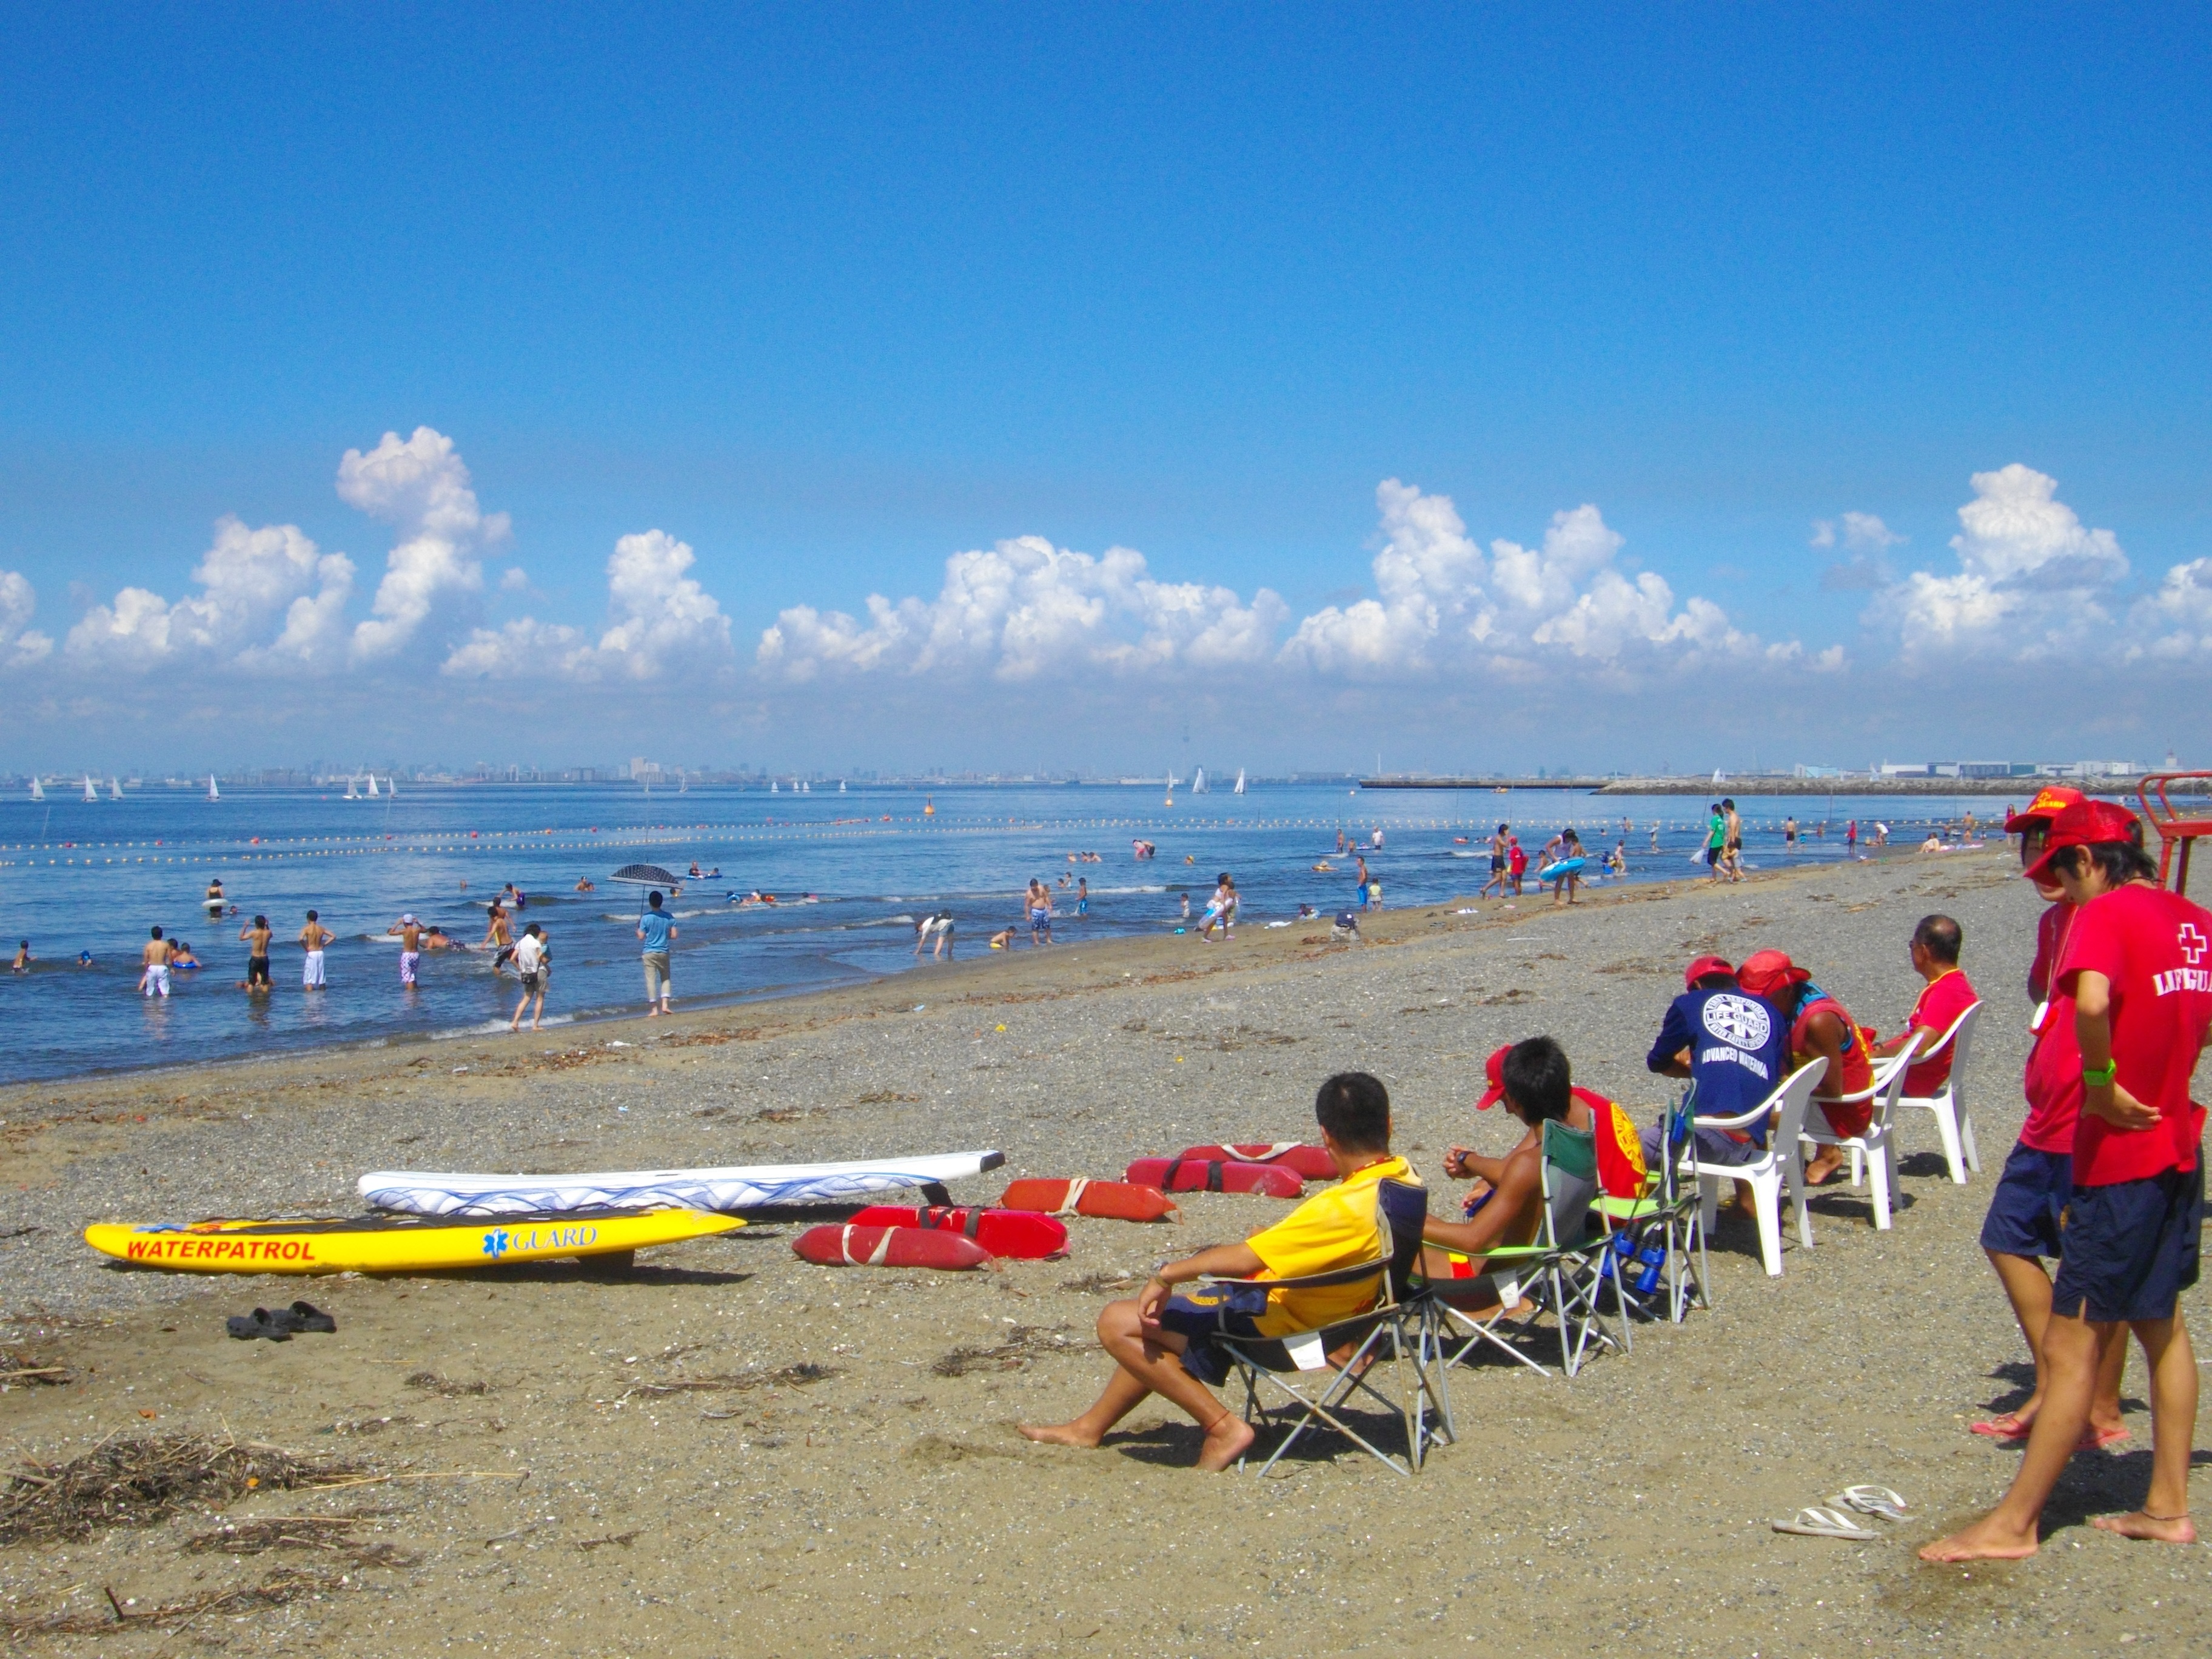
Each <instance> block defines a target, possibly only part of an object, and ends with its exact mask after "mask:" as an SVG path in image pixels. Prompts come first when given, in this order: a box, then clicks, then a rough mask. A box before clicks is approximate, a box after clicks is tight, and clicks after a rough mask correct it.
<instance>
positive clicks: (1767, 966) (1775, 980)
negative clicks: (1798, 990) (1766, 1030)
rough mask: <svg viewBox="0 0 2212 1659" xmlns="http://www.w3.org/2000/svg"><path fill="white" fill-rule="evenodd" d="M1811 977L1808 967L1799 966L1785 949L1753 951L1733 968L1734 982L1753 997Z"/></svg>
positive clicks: (1797, 983) (1769, 993) (1767, 993)
mask: <svg viewBox="0 0 2212 1659" xmlns="http://www.w3.org/2000/svg"><path fill="white" fill-rule="evenodd" d="M1812 977H1813V970H1812V969H1810V968H1800V967H1799V966H1798V965H1797V964H1796V963H1794V962H1792V961H1790V953H1789V952H1788V951H1753V952H1752V954H1751V955H1749V956H1747V957H1745V958H1744V959H1743V966H1742V967H1741V968H1739V969H1736V970H1735V982H1736V983H1737V984H1738V985H1740V986H1741V987H1743V988H1744V989H1745V990H1747V991H1748V992H1750V993H1751V994H1752V995H1753V996H1755V997H1763V996H1770V995H1771V994H1773V993H1775V992H1777V991H1779V990H1781V989H1782V988H1783V987H1785V986H1790V985H1802V984H1803V983H1804V982H1805V981H1807V980H1808V979H1810V978H1812Z"/></svg>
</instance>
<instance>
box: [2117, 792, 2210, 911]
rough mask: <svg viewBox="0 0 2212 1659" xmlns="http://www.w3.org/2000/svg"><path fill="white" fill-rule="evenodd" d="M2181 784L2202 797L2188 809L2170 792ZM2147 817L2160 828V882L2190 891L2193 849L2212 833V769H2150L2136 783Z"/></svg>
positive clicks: (2178, 891)
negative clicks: (2200, 837) (2191, 850)
mask: <svg viewBox="0 0 2212 1659" xmlns="http://www.w3.org/2000/svg"><path fill="white" fill-rule="evenodd" d="M2177 786H2178V787H2180V788H2181V789H2182V792H2183V793H2185V794H2191V793H2193V794H2195V795H2197V796H2198V797H2199V798H2200V799H2197V800H2196V801H2193V802H2191V804H2190V806H2189V809H2188V810H2186V811H2185V810H2184V809H2183V808H2181V807H2178V806H2176V805H2174V804H2173V802H2172V799H2170V798H2169V792H2170V791H2171V790H2172V789H2173V788H2175V787H2177ZM2136 799H2137V800H2139V801H2141V802H2142V811H2143V817H2145V818H2147V819H2148V820H2149V823H2150V826H2151V828H2153V829H2155V830H2157V831H2158V843H2159V844H2158V884H2159V885H2160V886H2161V887H2166V888H2170V889H2172V890H2173V891H2174V892H2177V893H2183V894H2185V893H2187V892H2188V891H2189V852H2190V848H2191V846H2193V845H2194V844H2195V842H2196V841H2197V837H2198V836H2212V772H2150V773H2146V774H2145V775H2144V776H2143V779H2142V781H2141V782H2140V783H2138V784H2136Z"/></svg>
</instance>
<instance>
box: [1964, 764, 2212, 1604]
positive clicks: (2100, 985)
mask: <svg viewBox="0 0 2212 1659" xmlns="http://www.w3.org/2000/svg"><path fill="white" fill-rule="evenodd" d="M2027 873H2028V875H2029V876H2030V877H2031V878H2049V879H2050V880H2052V881H2054V882H2056V883H2057V885H2059V886H2060V887H2062V888H2063V889H2064V890H2065V892H2066V896H2067V897H2069V899H2071V900H2072V901H2073V902H2075V905H2076V906H2078V907H2079V910H2078V914H2077V915H2075V918H2074V925H2073V927H2072V928H2071V930H2070V931H2069V935H2068V938H2067V942H2066V946H2065V949H2064V951H2063V953H2062V954H2061V956H2060V957H2059V960H2058V965H2057V972H2056V973H2055V974H2054V975H2053V976H2052V979H2051V990H2052V992H2053V994H2054V995H2070V996H2071V997H2072V998H2073V1000H2074V1029H2075V1038H2076V1040H2077V1041H2078V1042H2079V1043H2080V1045H2081V1108H2080V1112H2079V1115H2078V1117H2077V1120H2076V1122H2075V1136H2074V1187H2073V1191H2072V1194H2070V1196H2069V1198H2068V1200H2067V1204H2066V1212H2065V1216H2064V1228H2065V1231H2064V1253H2063V1255H2061V1257H2060V1258H2059V1263H2058V1275H2057V1279H2055V1280H2054V1281H2053V1282H2052V1284H2051V1322H2050V1324H2049V1326H2048V1328H2046V1329H2045V1333H2044V1339H2043V1360H2044V1365H2045V1370H2046V1372H2047V1375H2048V1379H2049V1380H2048V1383H2047V1386H2046V1390H2045V1400H2044V1405H2043V1410H2042V1412H2041V1413H2040V1414H2039V1415H2038V1417H2037V1418H2036V1419H2035V1424H2034V1426H2033V1429H2032V1430H2031V1431H2029V1434H2028V1438H2027V1452H2026V1454H2025V1455H2023V1456H2022V1458H2021V1467H2020V1473H2019V1474H2017V1475H2016V1476H2015V1478H2014V1480H2013V1483H2012V1486H2011V1489H2010V1490H2009V1491H2008V1492H2006V1493H2005V1496H2004V1498H2003V1500H2002V1502H2001V1503H1999V1504H1998V1505H1997V1507H1996V1509H1994V1510H1991V1511H1990V1513H1989V1514H1988V1515H1986V1516H1983V1517H1982V1518H1981V1519H1980V1520H1979V1521H1978V1522H1974V1523H1973V1525H1972V1526H1970V1527H1968V1528H1966V1529H1965V1530H1963V1531H1961V1532H1959V1533H1955V1534H1953V1535H1952V1536H1950V1537H1948V1538H1945V1539H1941V1540H1939V1541H1936V1542H1935V1543H1933V1544H1930V1545H1929V1546H1928V1547H1926V1548H1925V1549H1923V1550H1922V1551H1921V1554H1922V1556H1923V1558H1925V1559H1929V1560H1931V1561H1972V1560H1980V1559H1989V1558H2001V1559H2018V1558H2020V1557H2023V1556H2028V1555H2033V1554H2034V1553H2035V1552H2036V1548H2037V1535H2036V1534H2037V1524H2038V1522H2039V1519H2040V1518H2041V1516H2042V1512H2043V1505H2044V1504H2045V1500H2047V1499H2048V1498H2049V1497H2050V1495H2051V1488H2052V1487H2053V1486H2056V1485H2057V1480H2058V1476H2059V1474H2060V1472H2061V1471H2062V1470H2063V1468H2065V1466H2066V1460H2067V1459H2068V1458H2069V1457H2070V1456H2071V1455H2073V1452H2074V1448H2075V1443H2076V1442H2077V1440H2078V1439H2079V1437H2080V1436H2081V1431H2082V1430H2083V1429H2084V1428H2085V1427H2086V1426H2087V1423H2088V1421H2089V1407H2090V1399H2091V1392H2092V1389H2093V1387H2094V1383H2095V1379H2096V1375H2097V1370H2098V1367H2099V1364H2100V1361H2101V1360H2102V1359H2103V1358H2105V1357H2106V1354H2107V1353H2108V1352H2110V1350H2111V1349H2112V1346H2115V1345H2116V1344H2118V1343H2119V1342H2121V1341H2123V1340H2124V1333H2123V1331H2122V1330H2121V1327H2122V1326H2123V1325H2125V1326H2126V1327H2127V1328H2129V1329H2130V1330H2132V1331H2133V1332H2134V1333H2135V1335H2136V1340H2137V1341H2139V1342H2141V1343H2142V1349H2143V1354H2144V1357H2145V1358H2147V1359H2148V1361H2149V1364H2150V1396H2151V1477H2150V1492H2149V1494H2148V1501H2146V1502H2145V1504H2143V1506H2142V1508H2141V1509H2139V1510H2133V1511H2131V1512H2130V1513H2129V1514H2126V1515H2118V1516H2097V1517H2096V1519H2095V1522H2094V1524H2095V1525H2097V1526H2099V1527H2100V1528H2104V1529H2105V1530H2106V1531H2108V1532H2115V1533H2118V1534H2122V1535H2123V1536H2125V1537H2129V1538H2142V1539H2153V1540H2156V1541H2161V1542H2165V1543H2175V1544H2190V1543H2194V1542H2196V1541H2197V1528H2196V1527H2195V1526H2194V1525H2193V1524H2192V1523H2191V1520H2190V1516H2189V1460H2190V1442H2191V1435H2192V1431H2193V1430H2194V1427H2195V1423H2196V1416H2197V1360H2196V1356H2195V1355H2194V1354H2193V1353H2192V1352H2191V1349H2190V1345H2189V1334H2188V1331H2187V1329H2186V1328H2185V1327H2184V1325H2183V1323H2182V1321H2181V1316H2180V1310H2179V1297H2180V1294H2181V1292H2182V1291H2185V1290H2186V1289H2188V1288H2189V1287H2190V1286H2191V1285H2194V1284H2196V1282H2197V1255H2198V1249H2199V1236H2200V1234H2201V1232H2202V1230H2203V1218H2204V1174H2203V1164H2202V1163H2201V1161H2200V1159H2199V1156H2198V1142H2199V1139H2200V1137H2201V1136H2202V1134H2203V1125H2204V1109H2203V1108H2202V1107H2200V1106H2198V1105H2197V1104H2196V1103H2194V1102H2193V1101H2191V1098H2190V1079H2191V1075H2192V1073H2194V1071H2195V1069H2196V1066H2197V1060H2198V1059H2199V1057H2200V1056H2201V1055H2202V1054H2203V1050H2204V1048H2205V1046H2206V1043H2207V1042H2208V1040H2212V912H2208V911H2206V910H2204V909H2202V908H2199V907H2198V906H2197V905H2194V904H2191V902H2189V901H2188V900H2187V899H2185V898H2184V897H2182V896H2180V895H2179V894H2178V893H2169V892H2167V891H2166V890H2164V889H2162V888H2160V886H2158V884H2157V882H2156V876H2157V867H2156V866H2154V865H2153V864H2152V863H2151V861H2150V860H2149V858H2148V856H2147V855H2146V854H2144V852H2143V850H2142V843H2141V841H2140V838H2139V833H2138V831H2137V829H2136V823H2135V817H2134V815H2133V814H2132V813H2130V812H2129V811H2127V810H2126V809H2125V808H2124V807H2120V806H2115V805H2110V804H2109V803H2106V802H2104V801H2085V802H2083V803H2081V805H2078V806H2069V807H2068V808H2066V809H2065V810H2064V811H2062V812H2060V813H2059V814H2058V816H2057V817H2056V818H2055V819H2054V820H2053V821H2052V823H2051V834H2050V840H2049V843H2048V848H2047V850H2046V851H2045V854H2044V855H2043V857H2042V858H2041V859H2039V860H2038V861H2037V862H2036V863H2035V864H2034V865H2033V866H2031V867H2030V868H2029V870H2028V872H2027Z"/></svg>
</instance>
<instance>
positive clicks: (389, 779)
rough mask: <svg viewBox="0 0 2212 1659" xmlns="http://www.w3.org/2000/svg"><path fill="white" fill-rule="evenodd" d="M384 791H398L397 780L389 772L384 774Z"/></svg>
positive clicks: (388, 793) (389, 792)
mask: <svg viewBox="0 0 2212 1659" xmlns="http://www.w3.org/2000/svg"><path fill="white" fill-rule="evenodd" d="M384 793H386V794H387V795H396V794H398V793H399V780H398V779H397V778H395V777H393V776H392V774H391V773H389V772H386V774H385V775H384Z"/></svg>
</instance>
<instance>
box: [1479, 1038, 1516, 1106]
mask: <svg viewBox="0 0 2212 1659" xmlns="http://www.w3.org/2000/svg"><path fill="white" fill-rule="evenodd" d="M1512 1048H1513V1045H1512V1044H1511V1043H1510V1042H1501V1043H1499V1044H1498V1049H1497V1052H1496V1053H1494V1054H1492V1055H1491V1056H1490V1058H1489V1059H1488V1060H1484V1061H1483V1062H1482V1074H1483V1075H1484V1076H1485V1077H1486V1078H1488V1079H1490V1086H1489V1087H1488V1088H1487V1089H1485V1090H1484V1091H1482V1098H1481V1099H1480V1100H1478V1101H1476V1102H1475V1103H1474V1109H1475V1110H1476V1111H1478V1112H1486V1111H1488V1110H1489V1109H1491V1108H1492V1107H1493V1106H1495V1105H1496V1104H1498V1102H1499V1101H1501V1100H1503V1099H1504V1098H1505V1056H1506V1055H1507V1054H1509V1053H1510V1052H1511V1050H1512Z"/></svg>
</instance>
